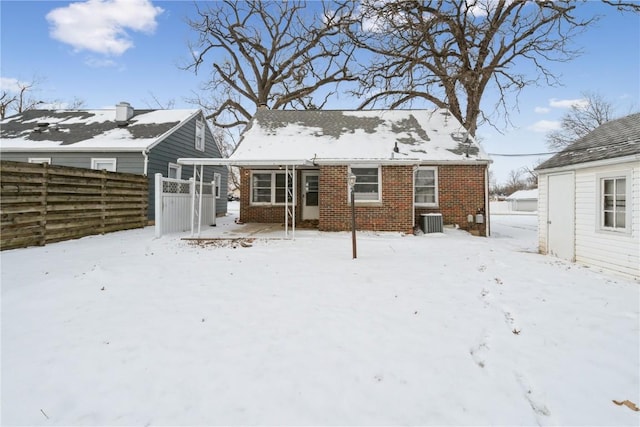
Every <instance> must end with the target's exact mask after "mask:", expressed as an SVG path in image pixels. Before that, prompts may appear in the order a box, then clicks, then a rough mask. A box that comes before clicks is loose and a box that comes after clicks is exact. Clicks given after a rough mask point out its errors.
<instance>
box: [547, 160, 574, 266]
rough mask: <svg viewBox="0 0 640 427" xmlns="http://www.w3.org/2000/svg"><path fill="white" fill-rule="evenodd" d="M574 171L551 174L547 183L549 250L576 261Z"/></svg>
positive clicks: (560, 256)
mask: <svg viewBox="0 0 640 427" xmlns="http://www.w3.org/2000/svg"><path fill="white" fill-rule="evenodd" d="M573 182H574V176H573V173H564V174H557V175H549V181H548V183H547V192H548V196H547V198H548V201H547V202H548V208H547V252H548V253H549V254H551V255H554V256H557V257H558V258H563V259H567V260H569V261H575V253H574V248H575V230H574V217H575V204H574V198H575V188H574V183H573Z"/></svg>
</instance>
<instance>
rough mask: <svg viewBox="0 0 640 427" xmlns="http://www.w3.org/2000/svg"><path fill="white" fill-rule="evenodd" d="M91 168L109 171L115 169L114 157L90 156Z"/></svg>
mask: <svg viewBox="0 0 640 427" xmlns="http://www.w3.org/2000/svg"><path fill="white" fill-rule="evenodd" d="M91 169H97V170H107V171H109V172H115V171H116V159H105V158H95V157H94V158H92V159H91Z"/></svg>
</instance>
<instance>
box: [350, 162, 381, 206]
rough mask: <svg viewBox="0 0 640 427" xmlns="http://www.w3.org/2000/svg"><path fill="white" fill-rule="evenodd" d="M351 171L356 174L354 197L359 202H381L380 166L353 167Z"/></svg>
mask: <svg viewBox="0 0 640 427" xmlns="http://www.w3.org/2000/svg"><path fill="white" fill-rule="evenodd" d="M351 173H352V174H354V175H355V176H356V185H354V187H353V191H354V199H355V200H356V201H357V202H379V201H380V194H381V191H380V167H378V166H374V167H352V168H351Z"/></svg>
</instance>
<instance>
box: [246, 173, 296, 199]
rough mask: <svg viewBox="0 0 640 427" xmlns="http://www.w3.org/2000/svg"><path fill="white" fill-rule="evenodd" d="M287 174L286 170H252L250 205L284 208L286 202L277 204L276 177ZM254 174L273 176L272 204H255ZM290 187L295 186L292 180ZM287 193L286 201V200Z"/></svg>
mask: <svg viewBox="0 0 640 427" xmlns="http://www.w3.org/2000/svg"><path fill="white" fill-rule="evenodd" d="M285 173H286V172H285V171H284V170H252V171H251V176H250V177H249V182H250V185H249V204H250V205H251V206H284V205H285V202H276V201H275V200H276V175H278V174H280V175H284V174H285ZM254 174H271V187H270V188H271V201H270V202H254V201H253V175H254ZM289 185H290V186H291V185H293V183H292V180H289ZM286 194H287V192H286V191H285V200H286ZM289 203H291V202H289Z"/></svg>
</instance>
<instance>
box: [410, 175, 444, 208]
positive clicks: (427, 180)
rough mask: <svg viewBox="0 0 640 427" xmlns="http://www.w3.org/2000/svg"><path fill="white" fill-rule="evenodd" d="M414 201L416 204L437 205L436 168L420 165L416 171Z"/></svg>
mask: <svg viewBox="0 0 640 427" xmlns="http://www.w3.org/2000/svg"><path fill="white" fill-rule="evenodd" d="M414 202H415V204H416V205H418V206H430V207H436V206H438V170H437V169H436V168H433V167H421V168H418V170H417V171H416V177H415V190H414Z"/></svg>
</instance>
